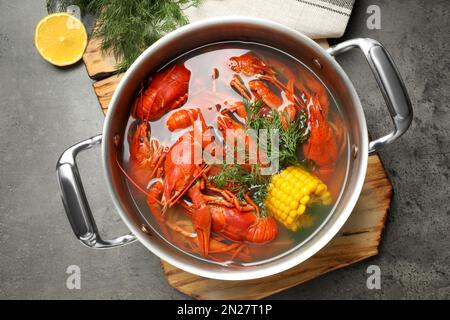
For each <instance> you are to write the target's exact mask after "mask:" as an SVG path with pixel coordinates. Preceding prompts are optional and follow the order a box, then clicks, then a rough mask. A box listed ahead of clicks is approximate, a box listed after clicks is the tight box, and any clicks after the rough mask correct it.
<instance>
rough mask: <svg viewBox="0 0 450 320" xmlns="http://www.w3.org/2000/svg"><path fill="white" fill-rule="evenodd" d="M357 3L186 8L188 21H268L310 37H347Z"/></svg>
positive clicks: (240, 0)
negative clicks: (243, 18)
mask: <svg viewBox="0 0 450 320" xmlns="http://www.w3.org/2000/svg"><path fill="white" fill-rule="evenodd" d="M354 1H355V0H281V1H280V0H203V1H201V2H200V5H199V6H198V7H189V8H187V9H185V14H186V15H187V17H188V18H189V21H191V22H194V21H199V20H202V19H205V18H212V17H219V16H250V17H258V18H265V19H269V20H273V21H275V22H278V23H281V24H284V25H286V26H288V27H290V28H292V29H294V30H297V31H300V32H302V33H304V34H306V35H307V36H309V37H310V38H313V39H322V38H339V37H341V36H342V35H343V34H344V31H345V28H346V27H347V23H348V19H349V18H350V14H351V12H352V8H353V3H354Z"/></svg>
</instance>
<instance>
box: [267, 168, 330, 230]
mask: <svg viewBox="0 0 450 320" xmlns="http://www.w3.org/2000/svg"><path fill="white" fill-rule="evenodd" d="M327 189H328V188H327V186H326V185H325V184H324V183H323V182H322V181H320V179H319V178H317V177H316V176H314V175H313V174H311V173H309V172H307V171H306V170H305V169H303V168H302V167H300V166H290V167H288V168H286V169H284V170H282V171H281V172H280V173H278V174H276V175H274V176H273V177H272V178H271V181H270V185H269V187H268V193H267V198H266V200H265V202H266V208H267V210H268V212H269V214H271V215H273V216H274V217H275V218H276V219H277V220H278V221H280V222H281V223H282V224H283V225H284V226H286V228H288V229H289V230H291V231H294V232H295V231H297V230H299V229H300V227H301V226H302V222H301V221H303V220H304V219H301V220H299V217H300V216H301V215H303V214H304V213H305V211H306V208H307V206H308V205H311V204H315V203H317V204H323V205H330V204H331V203H332V202H333V198H332V196H331V193H330V192H329V191H328V190H327Z"/></svg>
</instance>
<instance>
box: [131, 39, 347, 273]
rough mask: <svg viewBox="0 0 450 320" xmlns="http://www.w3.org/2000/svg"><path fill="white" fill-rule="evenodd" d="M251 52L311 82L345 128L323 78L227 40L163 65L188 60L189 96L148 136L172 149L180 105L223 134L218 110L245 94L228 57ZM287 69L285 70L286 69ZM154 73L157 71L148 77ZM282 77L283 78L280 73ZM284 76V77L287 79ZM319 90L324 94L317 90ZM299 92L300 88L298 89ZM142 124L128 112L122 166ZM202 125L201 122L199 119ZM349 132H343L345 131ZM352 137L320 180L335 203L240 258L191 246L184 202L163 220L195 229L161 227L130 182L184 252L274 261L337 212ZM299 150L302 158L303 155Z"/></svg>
mask: <svg viewBox="0 0 450 320" xmlns="http://www.w3.org/2000/svg"><path fill="white" fill-rule="evenodd" d="M249 52H250V53H252V54H254V55H256V56H257V57H260V58H261V59H262V60H263V61H265V62H266V63H267V64H268V65H269V66H270V61H275V62H277V63H278V64H279V65H278V66H284V67H285V68H286V69H288V70H290V71H291V72H292V74H293V75H294V76H295V81H296V82H298V83H300V84H302V85H305V84H306V83H313V84H314V85H312V86H311V87H313V88H314V90H315V91H316V92H315V93H316V94H318V95H321V96H322V97H323V98H326V99H328V101H329V111H328V112H329V118H330V119H334V121H336V122H339V123H340V125H341V126H343V127H344V128H345V119H344V117H343V115H342V113H341V112H340V110H339V108H338V106H337V104H336V102H335V100H334V99H333V97H332V95H331V93H330V92H329V91H328V90H327V89H326V88H325V86H323V84H322V83H321V81H320V80H319V78H318V77H317V76H316V75H315V74H314V73H313V72H312V71H311V70H310V69H308V68H307V67H306V66H305V65H304V64H302V63H301V62H300V61H298V60H296V59H295V58H293V57H292V56H290V55H287V54H285V53H283V52H281V51H279V50H277V49H274V48H271V47H268V46H265V45H261V44H256V43H248V42H224V43H216V44H211V45H207V46H204V47H201V48H198V49H195V50H192V51H190V52H188V53H186V54H183V55H181V56H179V57H177V58H176V59H174V60H172V61H171V62H169V63H168V64H167V65H166V66H164V67H163V68H161V70H163V69H164V68H167V67H170V66H172V65H175V64H184V66H185V67H186V68H187V69H188V70H190V72H191V75H190V82H189V96H188V99H187V101H186V103H185V104H184V105H183V106H182V107H181V108H179V109H176V110H173V111H170V112H168V113H166V114H165V115H164V116H163V117H161V118H160V119H159V120H156V121H152V122H150V135H151V138H152V139H156V140H158V141H159V143H160V144H161V145H164V146H167V147H170V146H172V145H173V144H174V143H175V142H176V141H177V140H178V139H179V138H180V136H181V135H183V133H185V132H186V131H187V130H190V128H187V129H184V130H177V131H175V132H171V131H170V130H169V129H168V128H167V124H166V123H167V120H168V118H169V117H170V116H171V114H172V113H173V112H175V111H177V110H181V109H191V108H199V109H200V110H201V112H202V114H203V116H204V119H205V122H206V124H207V125H210V126H212V127H213V129H214V131H216V133H217V134H216V135H217V136H218V137H220V136H221V134H220V132H219V131H218V129H217V121H216V117H217V115H218V114H220V112H219V110H221V109H222V108H223V107H226V106H228V105H230V104H232V103H233V102H235V101H242V96H241V95H240V94H238V93H237V92H236V91H235V90H234V89H233V88H231V86H230V80H231V79H232V77H233V74H235V72H234V71H232V70H231V69H230V67H229V65H228V62H229V58H230V57H233V56H241V55H243V54H246V53H249ZM283 70H284V69H283ZM149 76H150V77H151V76H153V75H149ZM241 78H242V80H243V82H244V84H245V85H246V86H247V87H248V83H249V81H251V80H252V79H255V77H252V76H250V77H244V76H243V77H241ZM281 78H283V76H281ZM285 80H286V79H281V81H285ZM270 88H271V89H273V90H274V92H275V93H277V94H278V95H279V96H280V97H281V98H282V100H283V105H286V104H289V103H290V102H289V100H288V99H287V97H286V95H285V92H284V91H280V90H278V89H277V88H275V87H274V86H272V85H271V86H270ZM140 90H142V89H141V88H137V92H138V93H137V98H136V99H139V92H140ZM317 91H320V92H317ZM298 94H299V95H301V94H302V93H301V92H298ZM139 122H140V120H139V119H137V118H135V117H134V116H133V113H132V115H130V118H129V121H128V125H127V128H126V132H127V138H126V139H123V140H124V141H123V158H122V161H123V164H124V167H125V168H127V167H128V160H129V158H130V154H129V150H130V149H129V143H130V141H131V139H132V136H133V134H134V132H135V130H136V125H137V124H138V123H139ZM196 122H197V123H199V120H196ZM344 132H345V130H344ZM347 140H348V137H347V135H346V134H344V139H343V141H342V145H341V146H340V147H341V153H340V156H339V158H338V160H337V161H336V163H334V165H333V173H332V175H331V176H330V177H328V178H327V179H322V180H323V181H324V182H325V183H326V184H327V185H328V187H329V190H330V191H331V193H332V195H333V204H332V205H330V206H319V205H316V206H312V207H308V209H307V211H306V212H305V213H304V214H303V215H302V217H301V218H300V219H301V224H302V228H301V229H300V230H299V231H297V232H291V231H289V230H287V229H286V228H285V227H284V226H283V225H281V224H279V223H278V222H277V223H278V235H277V237H276V238H275V239H274V240H273V241H272V242H270V243H265V244H252V243H247V242H246V243H245V250H244V249H243V250H242V251H241V252H242V253H241V254H238V255H236V256H234V255H232V254H230V253H223V254H213V255H211V257H209V256H208V257H206V258H205V257H202V256H201V255H199V253H198V251H197V250H196V248H195V245H194V246H193V245H192V243H193V241H194V242H195V241H196V239H195V238H191V237H190V236H193V234H194V233H195V231H194V228H193V225H192V223H191V220H190V217H189V216H188V215H187V214H186V213H185V210H184V209H183V208H182V207H180V206H174V207H171V208H169V209H167V211H166V212H165V214H164V219H166V220H167V221H169V222H170V223H177V224H178V226H179V227H181V228H182V229H183V230H184V231H185V232H188V233H191V235H190V236H187V235H186V234H181V233H177V232H175V231H173V230H171V229H169V230H167V228H161V225H160V223H158V222H157V221H156V220H155V218H154V217H153V215H152V214H151V213H150V212H149V208H148V206H147V203H146V196H145V194H144V193H143V192H142V191H141V190H138V189H137V188H136V187H135V184H134V183H132V182H130V181H129V180H127V181H128V186H129V190H130V194H131V196H132V198H133V199H134V202H135V204H136V207H137V208H138V210H139V211H140V213H141V215H142V217H143V218H144V219H145V220H146V221H147V223H148V225H149V226H150V227H151V228H152V229H153V231H154V232H157V233H158V234H160V235H161V236H162V237H163V238H164V239H165V240H166V241H168V242H169V243H171V244H172V245H174V246H175V247H176V248H178V249H179V250H182V251H184V252H185V253H186V254H189V255H192V256H194V257H196V258H198V259H207V260H210V261H211V262H215V263H220V264H226V265H253V264H259V263H264V262H265V261H267V260H271V259H275V258H277V257H278V256H280V255H283V254H286V253H288V252H290V251H291V250H294V249H295V248H296V247H297V246H300V245H301V244H302V243H304V242H305V241H307V240H308V238H309V237H311V236H312V235H313V234H314V233H315V232H316V231H317V230H318V229H319V228H320V226H321V225H322V224H323V223H324V222H325V221H326V220H327V218H328V217H329V216H330V214H331V213H332V211H333V207H334V204H335V203H336V200H337V199H339V196H340V193H341V188H342V186H343V185H344V182H345V178H346V173H347V166H348V155H349V150H348V144H347V142H346V141H347ZM301 157H302V156H301V154H300V159H299V160H303V159H302V158H301ZM224 243H227V244H232V243H233V241H229V240H225V241H224Z"/></svg>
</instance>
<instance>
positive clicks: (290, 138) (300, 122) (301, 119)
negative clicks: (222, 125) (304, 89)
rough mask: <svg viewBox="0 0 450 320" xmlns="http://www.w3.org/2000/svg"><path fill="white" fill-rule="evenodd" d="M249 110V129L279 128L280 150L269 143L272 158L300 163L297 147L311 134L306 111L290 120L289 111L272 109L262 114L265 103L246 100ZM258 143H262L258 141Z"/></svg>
mask: <svg viewBox="0 0 450 320" xmlns="http://www.w3.org/2000/svg"><path fill="white" fill-rule="evenodd" d="M244 104H245V108H246V111H247V124H246V128H247V129H254V130H260V129H267V130H278V133H279V148H278V152H277V153H275V152H276V151H273V152H272V150H270V144H267V147H268V150H266V152H267V154H268V157H269V158H270V159H276V158H278V161H279V163H280V164H281V165H288V164H295V163H298V157H297V147H298V146H299V145H301V144H303V143H305V142H306V140H307V139H308V136H309V129H308V126H307V122H306V120H307V119H306V114H305V112H303V111H302V112H301V113H300V115H297V116H296V118H295V120H294V121H292V122H291V121H289V118H288V117H289V116H288V114H287V113H279V112H277V111H273V110H272V111H271V112H270V113H269V114H268V115H266V116H262V115H261V114H260V112H259V111H260V108H261V106H262V105H263V103H262V101H261V100H258V101H256V102H253V103H252V102H250V101H244ZM281 117H285V119H286V123H287V124H288V125H287V129H285V128H284V127H283V122H282V121H281ZM258 142H259V141H258ZM258 145H261V144H259V143H258Z"/></svg>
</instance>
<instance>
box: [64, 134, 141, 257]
mask: <svg viewBox="0 0 450 320" xmlns="http://www.w3.org/2000/svg"><path fill="white" fill-rule="evenodd" d="M101 142H102V135H101V134H99V135H97V136H94V137H92V138H89V139H87V140H84V141H81V142H79V143H77V144H75V145H73V146H72V147H70V148H69V149H67V150H66V151H64V153H63V154H62V155H61V157H60V158H59V160H58V162H57V165H56V174H57V177H58V182H59V186H60V189H61V197H62V201H63V204H64V208H65V209H66V213H67V217H68V218H69V221H70V225H71V226H72V229H73V232H74V233H75V236H76V237H77V238H78V239H79V240H80V241H81V242H82V243H83V244H85V245H86V246H88V247H91V248H96V249H106V248H113V247H119V246H123V245H125V244H128V243H131V242H133V241H135V240H136V237H135V236H134V235H133V234H128V235H125V236H120V237H117V238H114V239H111V240H105V239H102V238H101V237H100V234H99V232H98V229H97V226H96V224H95V221H94V217H93V215H92V212H91V208H90V207H89V203H88V201H87V198H86V194H85V192H84V188H83V184H82V183H81V178H80V174H79V171H78V167H77V163H76V157H77V155H78V153H80V152H81V151H85V150H88V149H91V148H92V147H94V146H97V145H100V144H101Z"/></svg>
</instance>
